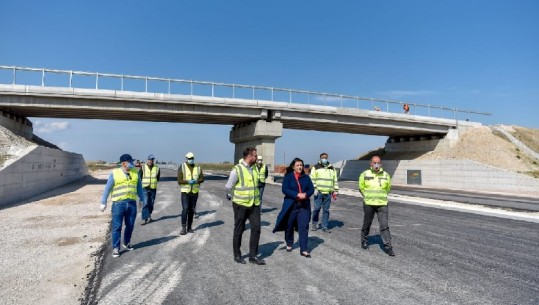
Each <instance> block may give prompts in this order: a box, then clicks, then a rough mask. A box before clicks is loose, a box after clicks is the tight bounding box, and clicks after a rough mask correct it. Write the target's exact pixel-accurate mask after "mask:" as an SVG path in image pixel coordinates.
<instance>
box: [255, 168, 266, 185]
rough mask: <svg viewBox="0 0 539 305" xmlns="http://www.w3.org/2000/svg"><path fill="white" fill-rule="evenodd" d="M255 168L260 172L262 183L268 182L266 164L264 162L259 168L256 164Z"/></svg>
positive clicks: (259, 177)
mask: <svg viewBox="0 0 539 305" xmlns="http://www.w3.org/2000/svg"><path fill="white" fill-rule="evenodd" d="M254 168H255V169H256V171H257V172H258V179H259V180H260V183H266V165H264V164H262V167H260V168H258V166H255V167H254Z"/></svg>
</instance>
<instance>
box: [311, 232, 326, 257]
mask: <svg viewBox="0 0 539 305" xmlns="http://www.w3.org/2000/svg"><path fill="white" fill-rule="evenodd" d="M323 243H324V240H323V239H322V238H320V237H317V236H309V243H308V246H309V248H310V249H311V250H310V251H309V252H311V253H312V252H313V250H314V249H315V248H316V247H318V246H320V245H321V244H323Z"/></svg>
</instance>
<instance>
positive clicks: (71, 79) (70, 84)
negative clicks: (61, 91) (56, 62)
mask: <svg viewBox="0 0 539 305" xmlns="http://www.w3.org/2000/svg"><path fill="white" fill-rule="evenodd" d="M69 88H73V70H71V71H69Z"/></svg>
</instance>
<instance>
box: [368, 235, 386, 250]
mask: <svg viewBox="0 0 539 305" xmlns="http://www.w3.org/2000/svg"><path fill="white" fill-rule="evenodd" d="M367 242H368V243H369V245H378V246H379V247H380V249H381V250H384V240H383V239H382V236H380V234H378V235H369V236H367Z"/></svg>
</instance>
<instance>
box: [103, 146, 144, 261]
mask: <svg viewBox="0 0 539 305" xmlns="http://www.w3.org/2000/svg"><path fill="white" fill-rule="evenodd" d="M120 163H121V167H120V168H116V169H114V170H113V171H112V173H111V174H110V175H109V179H108V181H107V184H106V186H105V190H104V192H103V196H102V197H101V206H100V208H99V209H100V210H101V212H104V211H105V209H106V208H107V199H108V197H109V195H110V196H111V198H112V230H111V231H112V248H113V250H112V257H119V256H120V239H121V236H122V223H125V232H124V242H123V243H122V245H123V247H124V248H125V249H126V250H127V251H131V250H133V247H132V246H131V235H132V233H133V228H134V226H135V219H136V217H137V202H136V199H137V197H138V199H139V200H140V201H141V202H144V193H143V192H142V184H141V181H140V179H139V176H138V171H137V170H136V169H135V168H134V167H135V165H134V164H133V158H131V156H130V155H128V154H123V155H122V156H121V157H120Z"/></svg>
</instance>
